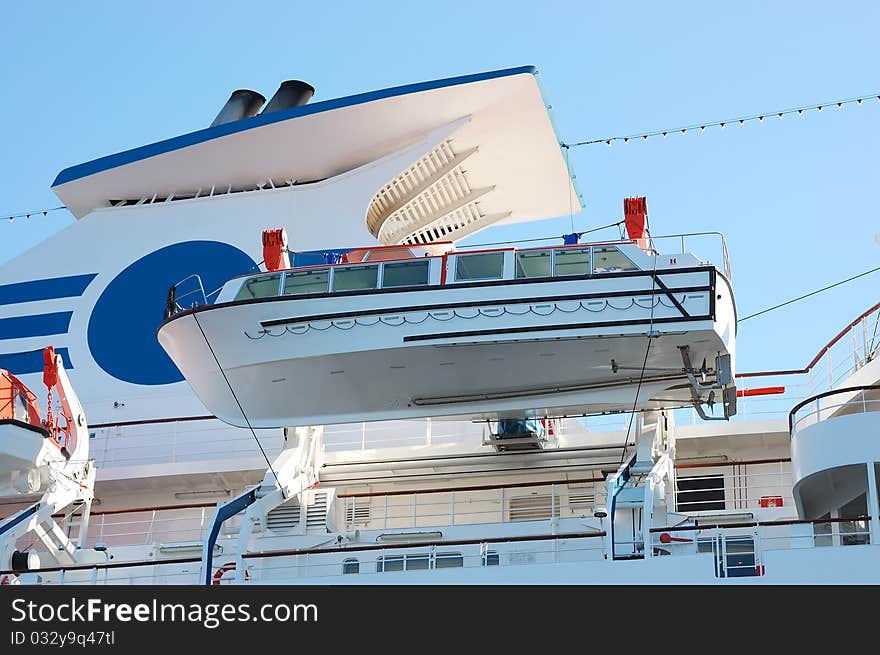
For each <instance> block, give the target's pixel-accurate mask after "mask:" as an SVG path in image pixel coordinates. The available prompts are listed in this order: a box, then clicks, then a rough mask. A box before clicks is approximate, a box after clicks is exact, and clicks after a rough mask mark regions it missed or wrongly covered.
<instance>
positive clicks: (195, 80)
mask: <svg viewBox="0 0 880 655" xmlns="http://www.w3.org/2000/svg"><path fill="white" fill-rule="evenodd" d="M3 14H4V20H3V21H2V23H0V38H2V43H3V45H4V48H3V50H4V63H3V66H2V68H0V84H2V89H3V97H4V102H2V103H0V125H2V128H0V130H2V132H0V134H2V141H3V150H4V157H3V158H2V160H0V180H2V181H0V215H8V214H10V213H18V212H20V211H29V210H36V209H42V208H44V207H54V206H56V205H57V204H59V203H58V201H57V199H56V198H55V197H54V195H53V194H52V192H51V191H50V189H49V185H50V183H51V181H52V180H53V179H54V177H55V175H56V174H57V173H58V171H60V170H61V169H63V168H65V167H67V166H70V165H73V164H77V163H80V162H84V161H87V160H90V159H94V158H96V157H99V156H102V155H106V154H110V153H113V152H117V151H120V150H124V149H128V148H131V147H136V146H139V145H142V144H145V143H150V142H153V141H157V140H160V139H164V138H168V137H171V136H175V135H177V134H183V133H186V132H190V131H193V130H196V129H199V128H202V127H205V126H207V125H208V124H209V123H210V122H211V121H212V120H213V118H214V117H215V116H216V114H217V112H218V111H219V108H220V107H221V106H222V104H223V103H224V102H225V100H226V98H227V97H228V94H229V92H230V91H231V90H232V89H235V88H240V87H247V88H253V89H257V90H260V91H262V92H263V93H264V94H265V95H266V96H267V97H268V96H269V95H271V93H272V92H274V89H275V88H276V87H277V85H278V83H279V82H280V81H282V80H284V79H290V78H299V79H303V80H307V81H309V82H311V83H312V84H313V85H314V86H315V87H316V89H317V92H316V94H315V100H325V99H329V98H334V97H338V96H344V95H349V94H352V93H358V92H362V91H369V90H373V89H381V88H385V87H389V86H395V85H399V84H406V83H410V82H418V81H423V80H430V79H436V78H442V77H449V76H454V75H463V74H468V73H474V72H479V71H484V70H493V69H500V68H509V67H513V66H520V65H527V64H532V65H536V66H537V67H538V68H539V70H540V73H541V80H542V85H543V88H544V91H545V93H546V95H547V98H548V100H549V101H550V102H551V104H552V105H553V110H554V113H555V119H556V123H557V127H558V129H559V132H560V136H561V137H562V138H563V139H564V140H566V141H572V142H573V141H578V140H582V139H588V138H595V137H604V136H613V135H617V134H629V133H637V132H641V131H651V130H654V129H658V128H666V127H675V126H678V125H689V124H692V123H699V122H702V121H710V120H715V119H723V118H728V117H736V116H740V115H745V114H752V113H757V112H761V111H765V110H773V109H782V108H789V107H795V106H800V105H802V104H810V103H818V102H820V101H827V100H832V99H837V98H846V97H851V96H857V95H863V94H868V93H872V92H880V75H878V73H877V70H878V69H877V62H878V61H880V42H878V40H877V38H876V26H877V25H880V4H878V3H877V2H876V1H870V2H869V1H864V2H838V3H826V2H805V1H803V0H802V1H800V2H772V3H771V2H741V3H736V4H725V5H723V6H718V5H715V4H714V3H704V2H678V3H649V2H643V3H623V2H621V3H604V4H601V5H600V4H599V3H593V2H554V1H544V2H540V3H538V2H512V1H510V0H508V1H506V2H446V3H442V2H435V3H413V2H407V3H403V2H370V3H364V2H331V3H294V2H272V1H269V0H266V1H264V2H260V3H231V2H180V1H179V0H178V1H176V2H165V1H158V0H157V1H153V2H149V3H146V2H144V3H136V2H129V3H120V2H80V3H60V2H59V3H9V4H8V5H6V6H5V7H4V11H3ZM878 124H880V102H877V101H874V102H868V103H863V104H862V105H861V106H855V105H850V106H847V107H845V108H843V109H837V108H836V107H831V108H826V109H824V110H823V112H822V113H821V114H817V113H816V112H811V113H809V114H808V115H805V116H803V117H786V118H785V119H783V120H779V119H777V118H773V119H766V120H765V121H764V122H763V123H762V124H758V123H752V124H747V125H746V126H744V127H728V128H725V129H724V130H721V129H718V128H715V129H707V130H706V131H705V132H704V133H702V134H699V133H688V134H686V135H683V136H682V135H670V137H669V138H667V139H665V140H664V139H661V138H656V139H650V140H648V141H646V142H641V141H637V142H630V143H629V144H626V145H620V146H614V147H611V148H609V147H607V146H604V145H602V146H590V147H585V148H579V149H576V150H573V151H572V153H571V160H572V164H573V167H574V168H575V170H576V172H577V175H578V182H579V185H580V189H581V191H582V192H583V195H584V198H585V208H584V210H583V211H582V212H580V213H579V214H577V215H575V216H574V217H573V222H574V227H575V229H577V230H586V229H589V228H591V227H595V226H599V225H604V224H607V223H611V222H613V221H615V220H618V219H620V218H621V217H622V204H623V198H624V197H626V196H635V195H645V196H647V198H648V209H649V215H650V220H651V224H652V227H653V229H654V232H655V233H664V234H668V233H679V232H692V231H709V230H718V231H722V232H724V233H725V234H726V236H727V238H728V242H729V248H730V254H731V260H732V263H733V269H734V290H735V294H736V297H737V301H738V306H739V310H740V315H741V316H742V315H745V314H749V313H752V312H754V311H757V310H759V309H762V308H764V307H766V306H769V305H772V304H775V303H777V302H781V301H783V300H786V299H788V298H790V297H793V296H796V295H798V294H800V293H804V292H807V291H810V290H812V289H815V288H817V287H820V286H823V285H825V284H828V283H831V282H834V281H837V280H840V279H843V278H844V277H847V276H849V275H853V274H856V273H860V272H862V271H865V270H867V269H869V268H873V267H875V266H878V265H880V243H878V240H880V237H877V235H878V233H880V220H878V218H880V211H878V202H880V199H878V196H877V190H878V189H880V161H878V154H880V130H878ZM72 221H73V219H72V218H71V217H70V215H69V214H67V213H66V212H57V213H54V214H50V215H49V216H47V217H45V218H44V217H39V218H33V219H31V220H30V221H25V220H22V219H19V220H16V221H15V222H14V223H8V222H7V221H3V222H2V223H0V262H3V261H5V260H7V259H9V258H10V257H12V256H13V255H16V254H18V253H20V252H22V251H24V250H26V249H27V248H29V247H31V246H33V245H35V244H37V243H39V242H40V241H41V240H43V239H44V238H46V237H47V236H49V235H50V234H52V233H54V232H56V231H58V230H60V229H62V228H63V227H65V226H66V225H68V224H70V223H71V222H72ZM570 226H571V219H570V218H569V217H568V216H565V217H560V218H555V219H550V220H547V221H541V222H537V223H533V224H529V225H518V226H511V227H502V228H493V229H491V230H487V231H485V232H483V233H481V234H479V235H477V236H476V237H475V238H474V239H470V240H469V241H480V242H483V241H495V240H505V239H513V238H533V237H541V236H550V235H560V234H562V233H564V232H568V231H570ZM604 234H608V235H609V236H611V235H612V234H613V233H612V232H608V233H599V235H604ZM340 245H341V246H349V245H356V244H340ZM73 256H76V254H75V253H73ZM35 265H36V266H38V265H39V263H38V262H37V263H36V264H35ZM878 287H880V273H878V274H875V275H873V276H869V277H866V278H862V279H861V280H858V281H856V282H853V283H851V284H849V285H846V286H844V287H840V288H837V289H834V290H832V291H830V292H828V293H826V294H822V295H820V296H817V297H814V298H811V299H809V300H807V301H804V302H802V303H798V304H796V305H793V306H791V307H789V308H786V309H784V310H779V311H777V312H773V313H770V314H767V315H766V316H762V317H759V318H755V319H753V320H751V321H748V322H746V323H744V324H743V325H742V326H741V329H740V333H739V343H738V367H737V368H738V370H739V371H746V370H761V369H769V368H791V367H800V366H803V365H805V364H806V363H807V362H808V361H809V360H810V359H811V358H812V356H813V354H814V353H815V352H816V351H817V350H818V349H819V348H820V347H821V346H822V345H823V344H824V342H825V341H826V340H827V339H828V338H830V337H831V336H833V334H834V333H836V332H837V330H838V329H839V328H840V327H842V326H843V325H845V324H846V323H848V322H849V320H850V319H851V318H853V317H854V316H856V315H857V314H859V313H860V312H861V311H862V310H863V309H866V308H867V307H869V306H870V305H871V304H873V303H874V302H876V301H877V299H878V293H877V289H878Z"/></svg>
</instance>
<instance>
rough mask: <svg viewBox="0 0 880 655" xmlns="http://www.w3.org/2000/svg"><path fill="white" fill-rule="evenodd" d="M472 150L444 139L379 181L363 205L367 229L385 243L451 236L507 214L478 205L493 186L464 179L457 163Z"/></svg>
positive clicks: (422, 242)
mask: <svg viewBox="0 0 880 655" xmlns="http://www.w3.org/2000/svg"><path fill="white" fill-rule="evenodd" d="M475 152H477V149H476V148H471V149H470V150H466V151H464V152H461V153H458V154H456V153H455V152H454V151H453V149H452V146H451V145H450V143H449V141H445V142H444V143H441V144H440V145H439V146H437V147H436V148H434V150H432V151H431V152H429V153H428V154H427V155H425V156H424V157H422V158H421V159H419V160H418V161H417V162H416V163H415V164H413V165H412V166H410V167H409V168H408V169H407V170H406V171H404V172H403V173H401V174H400V175H399V176H398V177H396V178H395V179H394V180H392V181H391V182H390V183H389V184H387V185H385V186H384V187H382V189H380V191H379V193H377V194H376V196H375V197H374V198H373V201H372V203H371V204H370V208H369V209H368V210H367V227H368V228H369V230H370V232H372V233H373V234H374V235H375V236H376V237H377V238H378V239H379V241H381V242H382V243H383V244H385V245H395V244H400V243H405V244H410V245H412V244H424V243H431V242H434V241H451V240H454V239H460V238H462V237H465V236H467V235H468V234H470V233H471V232H474V231H475V230H477V229H479V228H481V227H483V226H485V225H488V224H491V223H493V222H495V221H497V220H499V219H500V218H504V217H505V216H508V215H509V214H510V212H507V213H502V214H493V215H491V216H487V215H485V214H483V213H482V212H481V211H480V208H479V206H478V203H479V199H480V198H481V197H483V196H484V195H486V194H487V193H489V192H491V191H492V190H493V189H494V187H486V188H482V189H475V188H473V187H472V186H471V184H470V182H469V181H468V179H467V175H466V172H465V170H464V169H463V168H462V164H463V163H464V161H465V160H466V159H467V158H468V157H470V156H471V155H472V154H474V153H475Z"/></svg>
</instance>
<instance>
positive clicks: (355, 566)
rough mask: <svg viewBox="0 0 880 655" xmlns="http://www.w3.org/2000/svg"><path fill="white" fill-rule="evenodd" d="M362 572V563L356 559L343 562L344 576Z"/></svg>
mask: <svg viewBox="0 0 880 655" xmlns="http://www.w3.org/2000/svg"><path fill="white" fill-rule="evenodd" d="M360 572H361V563H360V562H358V561H357V559H355V558H354V557H350V558H348V559H347V560H344V561H343V562H342V573H343V575H348V574H350V573H360Z"/></svg>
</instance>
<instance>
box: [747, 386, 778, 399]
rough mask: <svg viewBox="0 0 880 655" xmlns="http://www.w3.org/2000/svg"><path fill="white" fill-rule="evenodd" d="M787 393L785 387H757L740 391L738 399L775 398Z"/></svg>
mask: <svg viewBox="0 0 880 655" xmlns="http://www.w3.org/2000/svg"><path fill="white" fill-rule="evenodd" d="M780 393H785V387H756V388H754V389H738V390H737V392H736V397H737V398H745V397H747V396H775V395H778V394H780Z"/></svg>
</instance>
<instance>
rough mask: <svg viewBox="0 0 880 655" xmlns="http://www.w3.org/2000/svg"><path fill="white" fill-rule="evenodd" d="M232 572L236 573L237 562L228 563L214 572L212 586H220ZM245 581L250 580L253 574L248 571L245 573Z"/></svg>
mask: <svg viewBox="0 0 880 655" xmlns="http://www.w3.org/2000/svg"><path fill="white" fill-rule="evenodd" d="M230 571H235V562H226V564H224V565H223V566H221V567H220V568H219V569H217V570H216V571H215V572H214V578H213V579H212V580H211V585H212V586H213V585H219V584H220V581H221V580H222V579H223V576H224V575H226V574H227V573H229V572H230ZM244 579H245V580H250V579H251V574H250V573H249V572H248V570H247V569H245V571H244Z"/></svg>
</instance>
